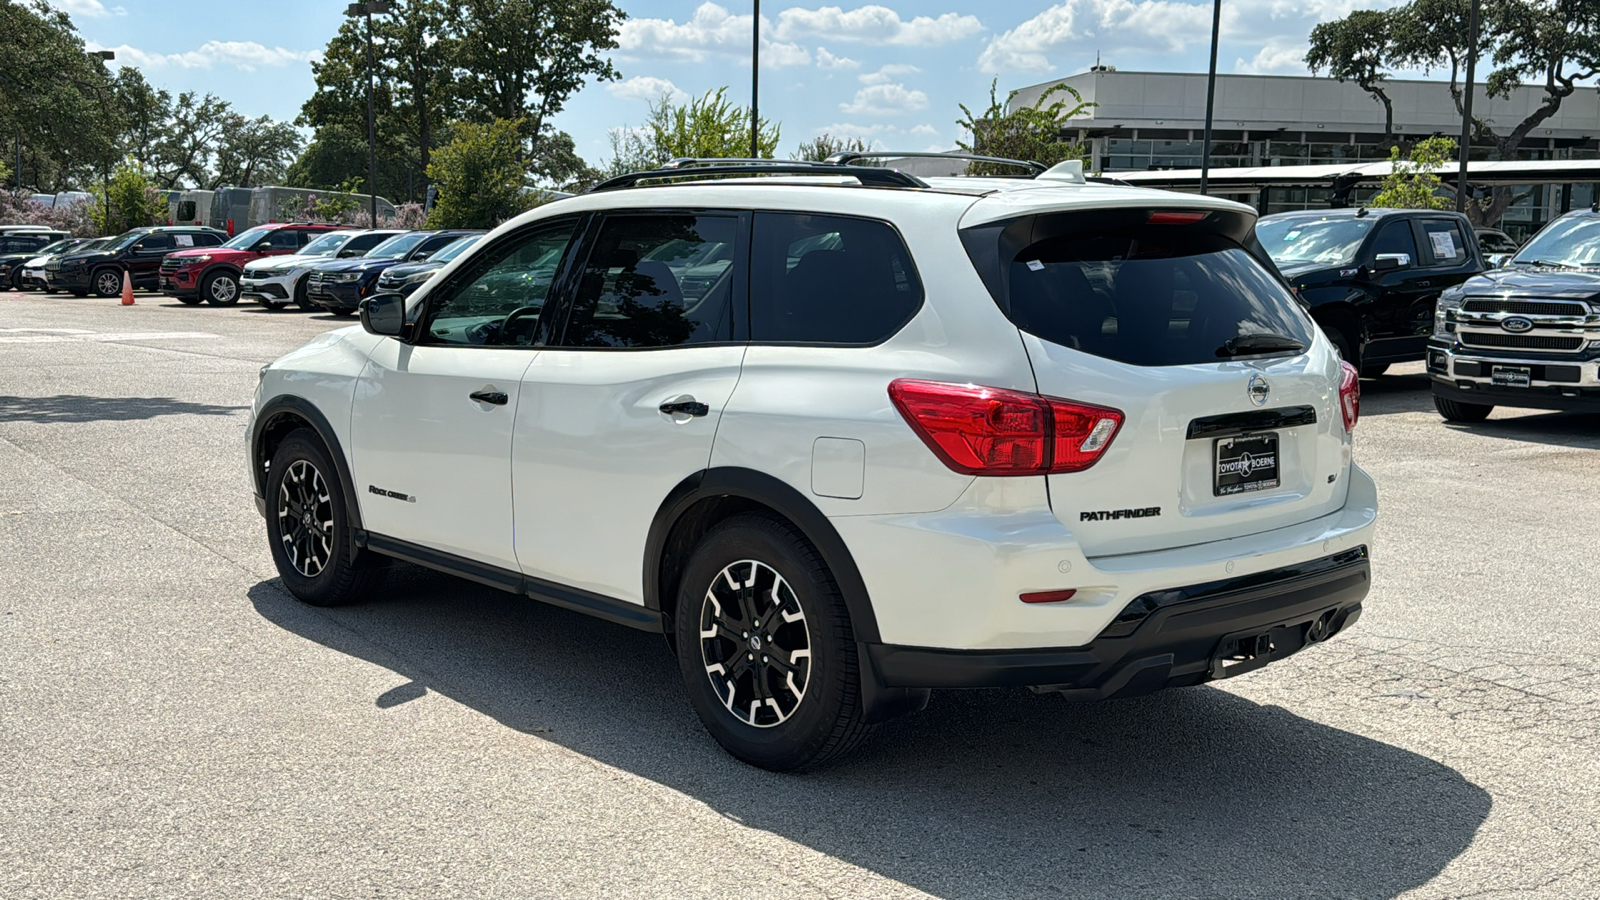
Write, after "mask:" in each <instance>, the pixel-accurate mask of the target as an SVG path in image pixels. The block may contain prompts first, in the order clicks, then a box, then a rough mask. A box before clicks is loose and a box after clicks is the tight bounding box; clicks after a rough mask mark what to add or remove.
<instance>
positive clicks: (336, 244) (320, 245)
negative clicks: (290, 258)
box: [295, 231, 353, 256]
mask: <svg viewBox="0 0 1600 900" xmlns="http://www.w3.org/2000/svg"><path fill="white" fill-rule="evenodd" d="M351 234H353V232H349V231H334V232H330V233H328V234H325V235H323V236H322V237H319V238H317V239H316V240H314V241H312V242H311V243H309V244H307V245H305V246H304V247H301V248H300V252H299V253H297V254H295V255H296V256H332V255H334V254H335V253H338V252H339V248H340V247H343V246H344V243H345V241H348V240H350V236H351Z"/></svg>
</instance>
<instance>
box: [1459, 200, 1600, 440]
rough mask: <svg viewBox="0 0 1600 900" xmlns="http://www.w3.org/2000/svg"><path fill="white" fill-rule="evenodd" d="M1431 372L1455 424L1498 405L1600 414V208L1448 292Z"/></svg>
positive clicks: (1571, 217)
mask: <svg viewBox="0 0 1600 900" xmlns="http://www.w3.org/2000/svg"><path fill="white" fill-rule="evenodd" d="M1433 332H1434V333H1433V337H1432V338H1431V339H1430V340H1429V341H1428V374H1429V375H1430V376H1431V377H1432V380H1433V402H1434V406H1435V407H1436V408H1437V409H1438V410H1439V414H1440V415H1442V416H1444V417H1445V418H1446V419H1447V420H1449V421H1452V422H1481V421H1483V420H1484V419H1486V418H1488V416H1489V412H1490V411H1491V410H1493V409H1494V408H1495V407H1496V406H1518V407H1531V408H1534V409H1570V410H1584V411H1589V412H1597V411H1600V365H1597V364H1596V363H1597V361H1600V212H1597V211H1595V210H1593V209H1587V210H1582V211H1579V212H1571V213H1567V214H1566V215H1564V216H1562V217H1561V218H1559V219H1556V220H1555V221H1553V222H1551V223H1550V224H1548V225H1546V226H1545V227H1544V229H1543V230H1542V231H1540V232H1539V233H1538V234H1536V235H1534V236H1533V239H1532V240H1530V241H1528V243H1526V244H1524V245H1523V247H1522V249H1521V250H1519V251H1517V255H1516V256H1514V257H1512V258H1511V260H1510V262H1508V263H1506V265H1505V267H1504V268H1499V269H1494V270H1492V271H1489V272H1485V273H1483V274H1482V275H1480V276H1478V277H1476V278H1473V279H1472V280H1470V281H1468V282H1466V283H1465V284H1462V285H1460V286H1459V287H1456V288H1453V289H1451V290H1449V291H1446V292H1445V293H1444V294H1443V295H1442V296H1440V298H1439V304H1438V311H1437V313H1436V314H1435V316H1434V329H1433Z"/></svg>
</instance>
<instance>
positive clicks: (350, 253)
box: [339, 250, 361, 259]
mask: <svg viewBox="0 0 1600 900" xmlns="http://www.w3.org/2000/svg"><path fill="white" fill-rule="evenodd" d="M360 255H361V251H360V250H340V251H339V258H340V259H350V258H351V257H354V256H360Z"/></svg>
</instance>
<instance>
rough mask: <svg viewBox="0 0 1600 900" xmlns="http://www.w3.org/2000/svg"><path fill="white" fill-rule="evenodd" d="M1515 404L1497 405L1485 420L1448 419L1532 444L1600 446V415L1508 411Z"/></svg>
mask: <svg viewBox="0 0 1600 900" xmlns="http://www.w3.org/2000/svg"><path fill="white" fill-rule="evenodd" d="M1511 409H1512V408H1511V407H1495V411H1494V412H1493V413H1491V414H1490V417H1489V418H1488V419H1487V420H1486V421H1483V422H1475V423H1471V424H1467V423H1455V422H1450V423H1446V426H1447V427H1449V428H1450V429H1451V430H1452V431H1464V432H1468V433H1471V434H1474V435H1481V436H1483V437H1493V438H1499V439H1501V440H1506V441H1525V442H1527V443H1531V444H1546V445H1556V446H1561V447H1572V448H1574V449H1581V450H1600V415H1596V414H1594V413H1569V412H1560V411H1556V410H1541V411H1537V412H1529V413H1527V414H1522V413H1521V412H1520V411H1519V414H1517V415H1506V413H1507V412H1509V411H1510V410H1511Z"/></svg>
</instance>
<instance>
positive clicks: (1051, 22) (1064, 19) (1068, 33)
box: [978, 0, 1211, 72]
mask: <svg viewBox="0 0 1600 900" xmlns="http://www.w3.org/2000/svg"><path fill="white" fill-rule="evenodd" d="M1210 38H1211V7H1210V5H1209V4H1206V5H1205V6H1199V5H1190V4H1187V3H1175V2H1171V0H1067V2H1066V3H1062V4H1060V5H1058V6H1052V7H1051V8H1049V9H1047V10H1045V11H1044V12H1042V13H1039V14H1038V15H1036V16H1034V17H1033V18H1031V19H1029V20H1027V21H1026V22H1023V23H1022V24H1020V25H1018V26H1017V27H1015V28H1013V29H1011V30H1010V31H1007V32H1006V33H1004V34H1002V35H999V36H997V37H995V38H993V39H992V40H990V41H989V46H987V47H985V48H984V50H983V53H982V54H981V55H980V56H979V57H978V68H979V69H981V70H983V71H985V72H1016V71H1023V72H1049V71H1052V70H1054V69H1055V64H1054V63H1053V62H1052V61H1051V59H1050V57H1051V56H1052V55H1056V56H1065V55H1069V54H1084V55H1087V54H1089V53H1093V52H1096V51H1099V50H1106V51H1113V50H1127V49H1139V50H1156V51H1164V52H1169V53H1177V52H1181V51H1182V50H1183V49H1184V48H1185V47H1186V46H1187V44H1188V42H1189V41H1191V40H1197V41H1202V42H1209V41H1210Z"/></svg>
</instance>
